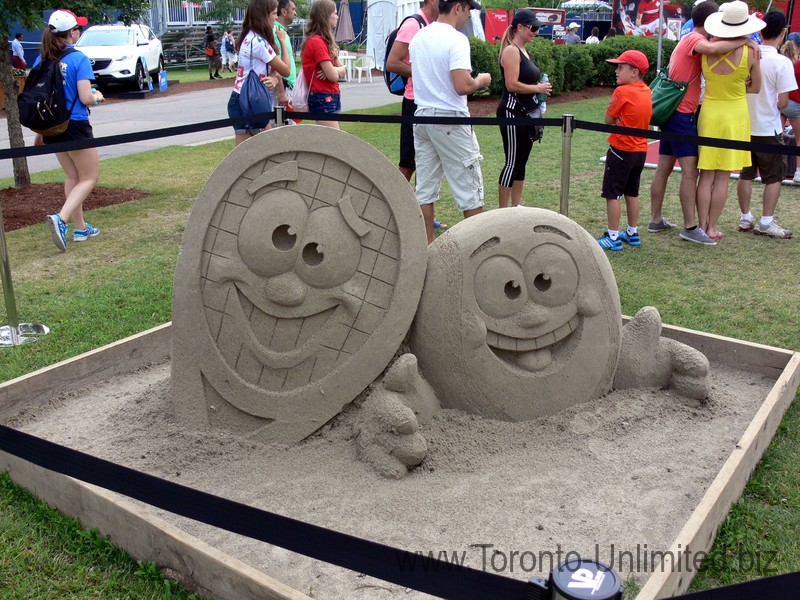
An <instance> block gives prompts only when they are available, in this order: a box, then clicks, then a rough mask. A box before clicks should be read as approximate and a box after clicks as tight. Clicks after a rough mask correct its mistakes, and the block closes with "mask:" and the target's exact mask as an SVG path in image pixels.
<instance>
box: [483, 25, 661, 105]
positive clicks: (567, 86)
mask: <svg viewBox="0 0 800 600" xmlns="http://www.w3.org/2000/svg"><path fill="white" fill-rule="evenodd" d="M469 42H470V51H471V53H472V69H473V74H476V73H490V74H491V76H492V85H491V87H490V88H489V92H490V93H491V94H492V95H498V96H499V95H500V92H501V90H502V88H501V82H500V64H499V60H498V58H499V56H498V53H499V51H500V44H490V43H488V42H484V41H482V40H479V39H478V38H474V37H471V38H469ZM675 44H676V42H673V41H670V40H662V52H663V57H662V61H661V62H662V65H666V64H668V63H669V57H670V55H671V54H672V50H673V49H674V48H675ZM527 50H528V53H529V54H530V55H531V58H533V61H534V62H535V63H536V64H537V65H538V66H539V68H540V69H541V70H542V72H543V73H547V74H548V75H549V77H550V83H551V84H552V85H553V95H556V96H557V95H558V94H560V93H562V92H570V91H574V90H580V89H583V88H585V87H587V86H593V85H606V86H612V87H613V86H614V85H616V76H615V74H614V69H615V67H614V65H613V64H611V63H607V62H606V59H608V58H616V57H617V56H619V55H620V54H622V53H623V52H624V51H625V50H641V51H642V52H644V53H645V55H646V56H647V60H648V61H650V69H649V70H648V71H647V74H646V75H645V82H646V83H648V84H649V83H650V81H652V79H653V77H655V73H656V60H657V57H658V40H656V39H653V38H644V37H637V36H617V37H613V38H609V39H607V40H604V41H602V42H600V43H599V44H593V45H591V44H590V45H586V44H579V45H573V46H566V45H555V44H553V42H551V41H550V40H548V39H546V38H536V39H534V40H533V42H532V43H530V44H528V46H527Z"/></svg>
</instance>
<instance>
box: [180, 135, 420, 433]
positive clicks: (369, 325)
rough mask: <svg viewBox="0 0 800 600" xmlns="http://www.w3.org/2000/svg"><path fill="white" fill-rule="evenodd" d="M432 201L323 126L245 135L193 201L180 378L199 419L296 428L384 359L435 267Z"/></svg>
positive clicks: (329, 407)
mask: <svg viewBox="0 0 800 600" xmlns="http://www.w3.org/2000/svg"><path fill="white" fill-rule="evenodd" d="M425 244H426V241H425V235H424V227H423V225H422V215H421V214H420V211H419V208H418V206H417V204H416V201H415V200H414V195H413V193H412V191H411V189H410V188H409V186H408V184H407V182H406V181H405V179H404V178H403V177H402V175H400V173H399V172H398V171H397V169H396V168H394V167H393V165H392V164H391V163H390V162H389V161H388V159H386V158H385V157H384V156H383V155H382V154H381V153H379V152H377V151H376V150H375V149H374V148H372V147H371V146H369V145H367V144H366V143H365V142H362V141H361V140H359V139H358V138H356V137H354V136H351V135H349V134H346V133H342V132H340V131H336V130H333V129H330V128H327V127H317V126H308V127H306V126H303V127H302V128H289V127H286V128H280V129H276V130H273V131H270V132H268V133H266V134H264V135H259V136H256V137H254V138H252V139H250V140H248V141H247V142H246V143H244V144H242V145H241V146H239V147H237V148H236V149H235V150H234V151H233V152H232V153H231V154H230V155H229V156H228V157H227V158H226V159H225V160H223V161H222V163H221V164H220V165H219V166H218V167H217V169H216V170H215V171H214V173H213V174H212V175H211V177H210V178H209V180H208V182H207V183H206V185H205V187H204V188H203V190H202V192H201V193H200V196H199V198H198V200H197V202H196V204H195V206H194V208H193V210H192V213H191V215H190V217H189V222H188V224H187V227H186V231H185V234H184V240H183V247H182V249H181V254H180V257H179V260H178V265H177V269H176V275H175V289H174V296H173V355H172V376H171V392H172V399H173V402H174V406H175V408H176V413H177V414H179V415H180V416H182V417H183V418H184V419H186V420H187V421H188V422H189V423H190V424H191V425H193V426H195V427H208V426H211V427H222V428H227V429H232V430H236V431H239V432H245V433H250V434H251V435H252V436H253V437H255V438H257V439H261V440H264V441H275V442H287V443H288V442H297V441H300V440H302V439H304V438H305V437H307V436H308V435H310V434H311V433H313V432H314V431H316V430H317V429H318V428H319V427H321V426H322V425H324V424H325V423H326V422H327V421H328V420H330V419H331V418H332V417H333V416H335V415H336V414H338V413H339V411H340V410H341V408H342V407H343V406H344V405H345V404H347V403H349V402H352V400H353V399H354V398H355V397H356V396H357V395H358V394H359V393H360V392H361V391H362V390H363V389H364V388H366V387H367V385H368V384H369V383H370V382H371V381H373V380H374V379H375V378H376V377H377V376H378V375H380V373H381V371H382V370H383V369H384V368H385V367H386V365H387V364H388V363H389V361H390V360H391V358H392V355H393V354H394V353H395V352H396V350H397V348H398V347H399V346H400V343H401V342H402V340H403V337H404V336H405V335H406V332H407V331H408V328H409V326H410V324H411V320H412V318H413V316H414V312H415V310H416V306H417V302H418V301H419V295H420V291H421V288H422V282H423V278H424V273H425V256H426V255H425V252H426V249H425Z"/></svg>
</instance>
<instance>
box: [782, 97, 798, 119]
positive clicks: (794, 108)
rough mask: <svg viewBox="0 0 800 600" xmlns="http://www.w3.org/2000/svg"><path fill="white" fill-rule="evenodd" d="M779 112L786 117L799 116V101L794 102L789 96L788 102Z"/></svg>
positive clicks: (794, 117) (793, 117)
mask: <svg viewBox="0 0 800 600" xmlns="http://www.w3.org/2000/svg"><path fill="white" fill-rule="evenodd" d="M781 112H782V113H783V114H784V115H786V117H787V118H788V119H796V118H797V117H800V102H795V101H794V100H792V99H791V98H790V99H789V104H787V105H786V106H785V107H784V109H783V110H782V111H781Z"/></svg>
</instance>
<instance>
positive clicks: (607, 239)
mask: <svg viewBox="0 0 800 600" xmlns="http://www.w3.org/2000/svg"><path fill="white" fill-rule="evenodd" d="M597 243H598V244H600V247H601V248H602V249H603V250H623V249H624V248H623V246H622V240H621V239H619V238H617V239H616V240H612V239H611V236H610V235H608V232H607V231H606V232H605V233H604V234H603V235H602V236H600V237H599V238H597Z"/></svg>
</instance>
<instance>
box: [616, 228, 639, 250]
mask: <svg viewBox="0 0 800 600" xmlns="http://www.w3.org/2000/svg"><path fill="white" fill-rule="evenodd" d="M619 239H621V240H622V241H623V242H625V243H626V244H628V246H641V245H642V242H641V240H640V239H639V234H638V233H628V232H627V231H622V232H620V234H619Z"/></svg>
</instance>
